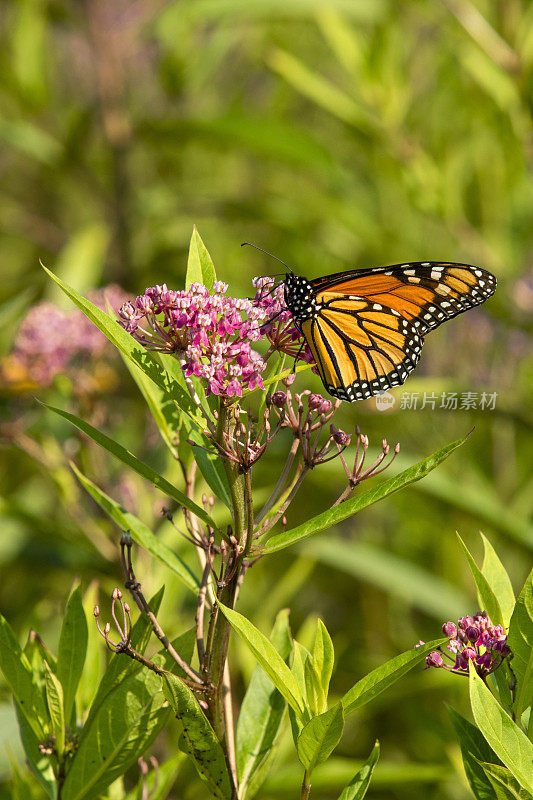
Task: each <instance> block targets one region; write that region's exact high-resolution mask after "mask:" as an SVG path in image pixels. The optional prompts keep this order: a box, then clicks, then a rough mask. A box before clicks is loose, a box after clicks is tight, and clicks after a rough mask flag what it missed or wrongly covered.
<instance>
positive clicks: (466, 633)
mask: <svg viewBox="0 0 533 800" xmlns="http://www.w3.org/2000/svg"><path fill="white" fill-rule="evenodd" d="M442 632H443V633H444V635H445V636H448V637H449V639H450V641H449V642H448V644H447V645H446V650H447V651H448V652H445V651H443V650H442V648H439V650H433V652H431V653H430V654H429V655H428V656H426V664H427V666H428V667H437V668H438V669H446V670H448V671H449V672H455V673H457V674H460V675H468V665H469V662H472V663H473V664H474V667H475V670H476V672H477V673H478V675H480V676H481V677H483V678H484V677H486V676H487V675H489V674H490V673H491V672H494V670H496V669H497V668H498V667H499V666H500V665H501V664H502V662H503V661H504V659H506V658H507V657H508V656H509V655H510V654H511V650H510V648H509V645H508V644H507V633H506V631H505V629H504V627H503V625H493V624H492V622H491V621H490V619H489V616H488V614H487V612H486V611H478V612H477V614H474V616H473V617H470V616H466V617H461V618H460V619H459V620H458V621H457V624H456V623H454V622H445V623H444V625H443V626H442ZM422 644H424V642H419V643H418V645H416V646H417V647H419V646H420V645H422ZM445 659H446V660H447V661H448V662H450V663H446V660H445Z"/></svg>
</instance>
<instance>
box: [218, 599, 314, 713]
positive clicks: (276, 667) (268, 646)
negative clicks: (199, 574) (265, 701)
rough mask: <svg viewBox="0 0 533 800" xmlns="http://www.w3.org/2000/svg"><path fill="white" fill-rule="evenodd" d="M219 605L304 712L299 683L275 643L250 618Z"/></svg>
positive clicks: (290, 701) (289, 699) (278, 686)
mask: <svg viewBox="0 0 533 800" xmlns="http://www.w3.org/2000/svg"><path fill="white" fill-rule="evenodd" d="M218 606H219V610H220V611H221V613H222V614H224V616H225V617H226V619H227V620H228V622H229V623H230V625H231V627H232V628H233V630H234V631H236V632H237V633H238V634H239V636H240V637H241V639H242V640H243V641H244V642H245V644H246V645H247V646H248V647H249V648H250V650H251V651H252V653H253V654H254V656H255V657H256V659H257V660H258V662H259V663H260V664H261V666H262V667H263V669H264V670H265V672H266V674H267V675H268V676H269V678H270V680H271V681H272V683H273V684H274V686H275V687H276V689H278V691H279V692H280V693H281V694H282V695H283V697H284V698H285V700H286V701H287V702H288V704H289V705H290V706H291V707H292V708H293V709H294V710H295V711H296V713H297V714H302V713H303V711H304V702H303V698H302V694H301V692H300V689H299V688H298V684H297V683H296V680H295V678H294V676H293V674H292V672H291V671H290V669H289V667H288V666H287V664H286V663H285V661H284V660H283V658H282V657H281V656H280V654H279V653H278V651H277V650H276V648H275V647H274V645H273V644H272V643H271V642H270V641H269V640H268V639H267V637H266V636H265V635H264V634H263V633H261V631H259V630H258V629H257V628H256V627H255V625H253V624H252V623H251V622H250V620H248V619H246V617H244V616H243V615H242V614H239V612H238V611H234V610H233V609H231V608H228V607H227V606H225V605H223V604H222V603H219V604H218Z"/></svg>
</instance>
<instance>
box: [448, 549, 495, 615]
mask: <svg viewBox="0 0 533 800" xmlns="http://www.w3.org/2000/svg"><path fill="white" fill-rule="evenodd" d="M457 538H458V539H459V542H460V544H461V547H462V548H463V550H464V553H465V555H466V558H467V561H468V565H469V567H470V571H471V572H472V576H473V578H474V582H475V584H476V587H477V592H478V598H479V602H480V604H481V607H482V610H483V611H486V612H487V614H488V615H489V617H490V619H491V622H492V624H493V625H502V624H503V616H502V612H501V609H500V604H499V603H498V598H497V597H496V595H495V594H494V592H493V590H492V587H491V585H490V584H489V582H488V580H487V579H486V577H485V576H484V575H483V573H482V572H481V570H480V569H479V567H478V566H477V564H476V562H475V561H474V559H473V558H472V556H471V554H470V551H469V550H468V548H467V546H466V545H465V543H464V542H463V540H462V539H461V537H460V536H459V534H457Z"/></svg>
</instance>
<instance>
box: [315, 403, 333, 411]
mask: <svg viewBox="0 0 533 800" xmlns="http://www.w3.org/2000/svg"><path fill="white" fill-rule="evenodd" d="M332 408H333V403H332V402H331V400H322V403H321V405H320V408H319V409H318V410H319V411H320V413H321V414H329V412H330V411H331V409H332Z"/></svg>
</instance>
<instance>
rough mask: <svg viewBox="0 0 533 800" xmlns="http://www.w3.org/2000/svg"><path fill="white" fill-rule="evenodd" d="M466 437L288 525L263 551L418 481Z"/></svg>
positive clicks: (281, 546)
mask: <svg viewBox="0 0 533 800" xmlns="http://www.w3.org/2000/svg"><path fill="white" fill-rule="evenodd" d="M466 439H467V437H464V438H463V439H458V440H457V441H455V442H452V443H451V444H449V445H447V446H446V447H444V448H443V449H442V450H439V451H438V452H437V453H434V454H433V455H431V456H428V458H425V459H424V460H423V461H420V462H419V463H418V464H414V465H413V466H412V467H409V468H408V469H406V470H404V471H403V472H400V474H399V475H395V476H394V477H393V478H389V479H388V480H385V481H383V482H382V483H380V484H379V485H378V486H376V487H374V488H373V489H369V490H368V491H366V492H362V493H361V494H359V495H357V497H353V498H352V499H351V500H346V501H345V502H344V503H341V504H340V505H338V506H335V507H334V508H330V509H328V510H327V511H323V512H322V514H318V515H317V516H316V517H312V519H310V520H308V521H307V522H304V523H303V524H302V525H298V526H297V527H296V528H292V530H288V531H285V532H284V533H278V534H276V535H275V536H272V537H271V538H270V539H269V540H268V542H267V544H266V547H265V548H264V550H263V553H275V552H277V551H278V550H283V549H284V548H285V547H289V546H290V545H291V544H295V543H296V542H300V541H302V539H307V538H308V537H309V536H313V535H314V534H315V533H319V532H320V531H323V530H326V529H327V528H331V527H332V526H333V525H336V524H337V523H339V522H342V520H345V519H348V517H351V516H353V515H354V514H357V513H358V512H359V511H362V509H363V508H367V507H368V506H371V505H373V504H374V503H377V502H378V501H379V500H382V499H383V498H384V497H387V495H389V494H392V493H393V492H397V491H398V489H402V488H403V487H404V486H409V485H410V484H411V483H415V481H419V480H420V479H421V478H423V477H424V476H425V475H427V474H428V473H429V472H431V471H432V470H433V469H435V467H437V466H438V465H439V464H441V463H442V462H443V461H445V459H447V458H448V456H450V455H451V454H452V453H453V451H454V450H457V448H458V447H460V446H461V445H462V444H464V442H465V441H466Z"/></svg>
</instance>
